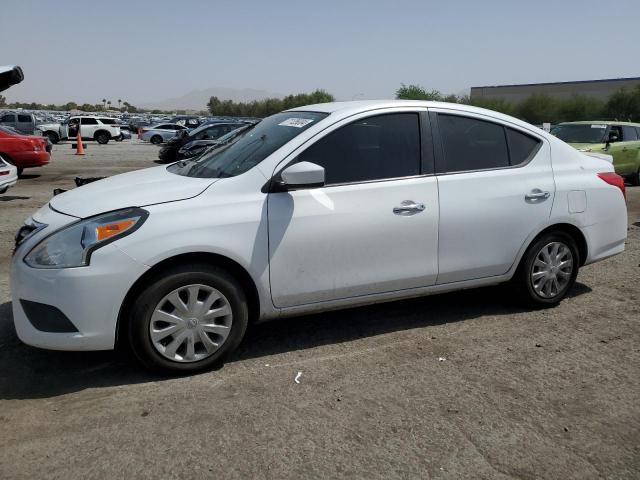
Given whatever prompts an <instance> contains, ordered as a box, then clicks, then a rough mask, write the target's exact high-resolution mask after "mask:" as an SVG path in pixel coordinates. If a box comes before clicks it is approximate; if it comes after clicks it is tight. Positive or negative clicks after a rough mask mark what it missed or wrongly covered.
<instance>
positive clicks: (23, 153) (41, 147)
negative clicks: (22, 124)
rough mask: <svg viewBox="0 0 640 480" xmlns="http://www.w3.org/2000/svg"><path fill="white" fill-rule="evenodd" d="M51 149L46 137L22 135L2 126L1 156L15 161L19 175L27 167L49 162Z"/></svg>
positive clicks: (0, 138)
mask: <svg viewBox="0 0 640 480" xmlns="http://www.w3.org/2000/svg"><path fill="white" fill-rule="evenodd" d="M50 150H51V148H50V146H49V142H48V141H47V139H46V138H43V137H36V136H34V135H22V134H20V133H17V132H15V131H14V130H11V129H9V128H7V127H0V157H2V158H4V159H5V160H6V161H8V162H11V163H13V164H14V165H15V166H16V168H17V169H18V175H20V174H21V173H22V171H23V170H24V169H25V168H32V167H41V166H43V165H46V164H48V163H49V160H50V158H51V155H50V153H49V151H50Z"/></svg>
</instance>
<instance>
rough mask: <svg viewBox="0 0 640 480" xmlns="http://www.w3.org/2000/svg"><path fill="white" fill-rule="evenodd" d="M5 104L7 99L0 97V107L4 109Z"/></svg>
mask: <svg viewBox="0 0 640 480" xmlns="http://www.w3.org/2000/svg"><path fill="white" fill-rule="evenodd" d="M6 104H7V97H4V96H2V95H0V107H4V106H5V105H6Z"/></svg>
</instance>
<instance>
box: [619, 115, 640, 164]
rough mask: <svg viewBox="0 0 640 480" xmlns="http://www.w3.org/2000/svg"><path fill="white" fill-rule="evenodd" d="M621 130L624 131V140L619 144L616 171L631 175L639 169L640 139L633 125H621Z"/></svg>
mask: <svg viewBox="0 0 640 480" xmlns="http://www.w3.org/2000/svg"><path fill="white" fill-rule="evenodd" d="M620 130H621V131H622V142H621V143H620V144H618V145H617V147H618V149H619V152H618V157H619V160H618V162H617V163H616V171H617V172H618V173H619V174H622V175H631V174H632V173H635V172H637V171H638V158H640V139H639V138H638V132H637V130H636V129H635V127H633V126H630V125H621V126H620ZM614 145H615V144H614Z"/></svg>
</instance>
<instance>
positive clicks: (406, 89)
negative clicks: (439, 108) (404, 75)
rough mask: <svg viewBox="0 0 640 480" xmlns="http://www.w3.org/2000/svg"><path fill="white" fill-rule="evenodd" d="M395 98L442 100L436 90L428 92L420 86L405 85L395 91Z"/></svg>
mask: <svg viewBox="0 0 640 480" xmlns="http://www.w3.org/2000/svg"><path fill="white" fill-rule="evenodd" d="M396 98H397V99H401V100H435V101H438V100H442V94H441V93H440V92H439V91H438V90H431V91H430V92H428V91H427V90H425V89H424V88H422V87H421V86H420V85H405V84H404V83H403V84H402V85H401V86H400V88H399V89H398V90H396Z"/></svg>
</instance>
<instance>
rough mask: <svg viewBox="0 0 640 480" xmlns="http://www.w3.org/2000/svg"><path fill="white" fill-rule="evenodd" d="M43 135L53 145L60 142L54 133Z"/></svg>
mask: <svg viewBox="0 0 640 480" xmlns="http://www.w3.org/2000/svg"><path fill="white" fill-rule="evenodd" d="M43 135H44V136H45V137H47V138H48V139H49V141H50V142H51V143H53V144H54V145H55V144H56V143H58V142H59V141H60V137H59V136H58V134H57V133H56V132H44V134H43Z"/></svg>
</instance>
